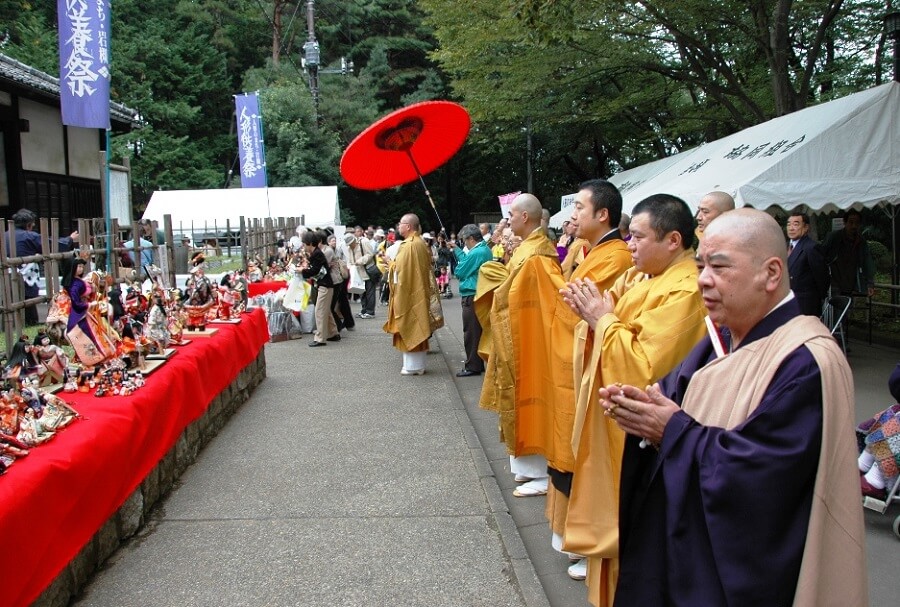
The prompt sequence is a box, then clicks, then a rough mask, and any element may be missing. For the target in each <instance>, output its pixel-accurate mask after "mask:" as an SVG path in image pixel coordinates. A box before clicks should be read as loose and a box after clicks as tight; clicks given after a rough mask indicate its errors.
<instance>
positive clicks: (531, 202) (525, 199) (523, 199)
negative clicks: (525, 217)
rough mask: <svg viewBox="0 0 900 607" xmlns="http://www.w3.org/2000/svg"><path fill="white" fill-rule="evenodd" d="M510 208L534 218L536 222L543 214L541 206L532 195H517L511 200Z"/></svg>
mask: <svg viewBox="0 0 900 607" xmlns="http://www.w3.org/2000/svg"><path fill="white" fill-rule="evenodd" d="M512 206H513V207H515V208H517V209H519V210H520V211H523V212H525V213H528V214H529V215H532V216H533V217H536V218H537V220H538V221H540V220H541V217H543V214H544V207H542V206H541V201H540V200H538V199H537V196H535V195H534V194H519V195H518V196H516V198H515V200H513V203H512Z"/></svg>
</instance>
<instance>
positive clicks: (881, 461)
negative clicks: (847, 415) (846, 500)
mask: <svg viewBox="0 0 900 607" xmlns="http://www.w3.org/2000/svg"><path fill="white" fill-rule="evenodd" d="M896 437H900V404H896V405H893V406H892V407H889V408H887V409H885V410H884V411H882V412H881V413H879V414H878V415H876V416H875V417H873V418H871V419H868V420H866V421H864V422H862V423H861V424H860V425H859V426H857V428H856V440H857V444H858V446H859V451H860V453H862V452H863V451H864V450H866V449H867V448H868V451H869V453H871V454H872V455H874V459H875V463H873V464H872V465H873V466H879V467H880V470H881V473H882V474H883V476H884V477H885V480H886V481H887V482H886V483H885V487H884V495H883V496H877V497H876V496H872V495H864V496H863V507H864V508H868V509H869V510H874V511H875V512H878V513H879V514H884V513H885V512H887V509H888V508H889V507H890V506H891V504H892V503H894V502H900V495H898V494H900V455H897V454H895V453H893V452H892V451H891V449H890V446H891V445H890V443H891V442H893V441H894V439H895V438H896ZM895 449H896V447H895ZM882 497H883V499H881V498H882ZM891 528H892V529H893V531H894V535H896V536H897V538H898V539H900V515H897V517H896V518H895V519H894V523H893V525H892V526H891Z"/></svg>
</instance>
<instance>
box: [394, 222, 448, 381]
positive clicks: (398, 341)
mask: <svg viewBox="0 0 900 607" xmlns="http://www.w3.org/2000/svg"><path fill="white" fill-rule="evenodd" d="M399 231H400V236H401V237H402V238H403V241H402V242H401V243H400V245H399V248H398V250H397V255H396V257H395V258H394V260H393V261H392V262H389V260H388V259H387V256H385V258H384V261H385V262H389V264H390V265H389V267H388V274H387V280H388V285H390V300H389V301H388V314H387V322H385V323H384V327H383V328H384V331H385V332H386V333H390V334H391V335H393V342H394V347H395V348H397V349H398V350H400V352H402V353H403V367H402V368H401V370H400V375H422V374H423V373H425V359H426V356H427V354H428V338H429V337H431V334H432V332H434V330H435V329H437V328H439V327H441V326H443V324H444V323H443V314H442V315H441V318H440V320H439V321H436V320H435V319H434V318H433V317H432V314H431V296H432V293H433V292H435V291H436V290H437V285H436V284H435V281H434V274H433V273H432V271H431V252H430V250H429V248H428V245H427V244H425V241H424V240H422V237H421V236H420V232H421V226H420V224H419V218H418V217H417V216H416V215H414V214H412V213H407V214H406V215H404V216H403V217H402V218H401V219H400V225H399ZM438 303H440V300H438Z"/></svg>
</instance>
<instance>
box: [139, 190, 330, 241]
mask: <svg viewBox="0 0 900 607" xmlns="http://www.w3.org/2000/svg"><path fill="white" fill-rule="evenodd" d="M163 215H171V216H172V227H173V229H175V230H176V231H177V230H188V229H190V228H191V227H192V226H193V228H194V229H206V228H205V227H204V226H207V227H208V228H210V229H211V228H212V227H213V226H214V225H216V226H218V227H219V228H222V227H224V226H225V222H226V220H227V221H230V223H231V226H232V229H236V228H237V226H239V222H240V218H241V217H244V218H245V219H248V220H249V219H257V218H264V217H301V216H302V217H303V220H304V223H305V224H306V225H308V226H314V227H315V226H326V225H327V226H331V225H336V224H340V222H341V214H340V206H339V204H338V194H337V186H315V187H305V188H246V189H241V188H237V189H227V190H160V191H157V192H153V196H152V197H151V198H150V202H149V203H148V204H147V210H146V211H144V215H143V217H142V218H143V219H155V220H157V221H158V222H159V223H160V225H162V222H163Z"/></svg>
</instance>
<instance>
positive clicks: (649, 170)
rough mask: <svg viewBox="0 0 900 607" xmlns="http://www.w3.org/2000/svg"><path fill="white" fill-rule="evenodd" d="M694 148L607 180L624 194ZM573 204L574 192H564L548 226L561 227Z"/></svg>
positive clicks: (567, 217)
mask: <svg viewBox="0 0 900 607" xmlns="http://www.w3.org/2000/svg"><path fill="white" fill-rule="evenodd" d="M696 150H697V148H693V149H690V150H687V151H685V152H681V153H680V154H675V155H674V156H667V157H665V158H661V159H659V160H654V161H653V162H648V163H647V164H642V165H641V166H639V167H635V168H633V169H628V170H627V171H622V172H621V173H616V174H615V175H613V176H612V177H610V178H609V181H610V183H612V184H613V185H615V186H616V187H617V188H619V191H620V192H622V195H623V196H624V195H625V194H626V193H627V192H628V191H630V190H633V189H635V188H637V187H640V186H641V184H643V183H645V182H646V181H648V180H650V179H652V178H653V177H656V176H657V175H659V174H660V173H662V172H663V171H665V170H666V169H667V168H668V167H669V165H671V164H674V163H676V162H678V161H679V160H681V159H683V158H686V157H687V156H690V155H691V154H693V153H694V152H695V151H696ZM573 204H575V194H574V193H573V194H566V195H565V196H563V197H562V199H561V200H560V210H559V212H557V213H556V214H555V215H553V216H552V217H551V218H550V227H552V228H560V227H562V223H563V222H564V221H566V220H567V219H569V217H571V216H572V205H573ZM632 206H634V205H632Z"/></svg>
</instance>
